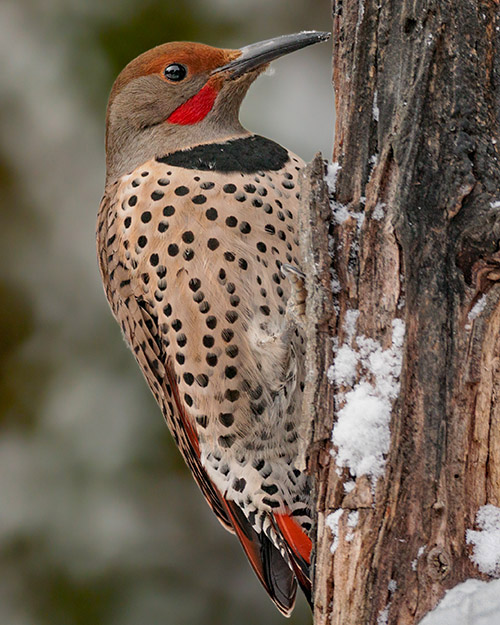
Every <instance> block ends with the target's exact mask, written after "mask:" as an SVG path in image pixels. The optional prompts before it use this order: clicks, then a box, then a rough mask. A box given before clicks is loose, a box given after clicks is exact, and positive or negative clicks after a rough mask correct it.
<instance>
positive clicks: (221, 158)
mask: <svg viewBox="0 0 500 625" xmlns="http://www.w3.org/2000/svg"><path fill="white" fill-rule="evenodd" d="M156 160H157V161H158V162H159V163H167V164H169V165H174V166H175V167H183V168H185V169H199V170H202V171H221V172H233V171H237V172H241V173H246V174H251V173H256V172H259V171H262V170H274V171H276V170H278V169H281V168H282V167H283V166H284V165H285V163H287V162H288V161H289V160H290V158H289V156H288V152H287V150H285V148H283V147H282V146H281V145H279V144H278V143H275V142H274V141H271V140H270V139H266V138H265V137H261V136H259V135H251V136H250V137H244V138H242V139H233V140H232V141H226V142H224V143H206V144H203V145H197V146H196V147H194V148H191V149H189V150H180V151H178V152H173V153H172V154H168V155H166V156H163V157H161V158H157V159H156Z"/></svg>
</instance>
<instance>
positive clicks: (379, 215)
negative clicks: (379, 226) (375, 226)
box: [372, 202, 385, 221]
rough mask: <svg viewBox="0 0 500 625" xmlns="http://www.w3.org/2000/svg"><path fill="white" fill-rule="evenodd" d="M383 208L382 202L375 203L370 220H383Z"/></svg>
mask: <svg viewBox="0 0 500 625" xmlns="http://www.w3.org/2000/svg"><path fill="white" fill-rule="evenodd" d="M384 208H385V203H384V202H377V204H376V205H375V208H374V209H373V212H372V219H375V221H380V220H381V219H383V218H384V215H385V212H384Z"/></svg>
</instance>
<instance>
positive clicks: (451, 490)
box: [301, 0, 500, 625]
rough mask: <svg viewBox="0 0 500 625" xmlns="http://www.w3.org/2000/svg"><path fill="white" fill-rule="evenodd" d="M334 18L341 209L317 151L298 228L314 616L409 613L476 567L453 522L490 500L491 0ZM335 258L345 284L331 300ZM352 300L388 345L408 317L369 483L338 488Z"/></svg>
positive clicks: (495, 378) (495, 103)
mask: <svg viewBox="0 0 500 625" xmlns="http://www.w3.org/2000/svg"><path fill="white" fill-rule="evenodd" d="M333 16H334V29H333V40H334V84H335V94H336V110H337V120H336V136H335V146H334V154H333V160H334V161H337V162H338V163H339V164H340V166H341V169H340V170H339V173H338V179H337V183H336V191H335V197H334V200H335V202H337V203H338V204H337V206H344V207H346V208H347V210H348V211H349V215H350V216H349V217H348V218H347V219H345V220H341V219H337V222H339V223H337V222H335V223H334V224H331V223H330V220H331V213H330V212H329V207H328V201H327V199H326V195H327V194H326V190H325V187H324V183H323V182H322V178H323V173H324V171H323V165H322V162H321V160H320V159H316V160H315V161H314V162H313V163H312V164H311V166H310V167H309V169H308V171H307V172H306V176H305V180H304V182H303V190H304V197H305V198H306V203H307V202H308V204H309V206H308V210H306V211H305V213H304V216H303V222H302V233H301V234H302V244H303V249H304V257H305V265H304V266H305V270H306V273H307V274H308V278H307V282H308V288H309V298H308V302H307V318H308V326H307V332H308V339H309V346H308V349H309V353H308V371H309V378H308V383H307V387H306V398H307V399H306V401H307V404H306V405H307V406H308V407H309V408H311V407H314V414H313V426H312V432H311V445H310V448H309V468H310V470H311V473H312V474H314V476H315V477H316V482H317V494H318V498H317V501H318V503H317V543H316V572H315V615H314V617H315V624H316V625H326V624H328V625H350V624H352V625H365V624H366V625H372V624H373V625H376V624H377V621H379V622H384V623H385V622H387V623H388V624H389V625H392V624H398V625H410V624H411V625H413V624H416V623H418V622H419V620H420V619H421V618H422V617H423V616H424V615H425V613H426V612H427V611H428V610H430V609H432V608H433V607H434V605H435V604H436V603H437V601H438V600H439V599H440V598H441V597H442V596H443V594H444V592H445V590H447V589H449V588H451V587H453V586H454V585H456V584H457V583H459V582H461V581H464V580H465V579H467V578H469V577H480V576H481V575H480V573H479V572H478V569H477V568H476V567H475V566H474V565H473V563H472V562H471V560H470V557H469V556H470V551H471V548H470V546H468V545H467V544H466V539H465V533H466V530H467V529H468V528H473V527H474V520H475V515H476V513H477V510H478V509H479V507H480V506H482V505H485V504H486V503H491V504H493V505H496V506H500V428H499V427H498V425H499V423H500V376H499V375H498V374H499V371H500V332H499V329H500V251H499V249H500V248H499V240H500V204H499V200H500V165H499V163H500V161H499V157H500V154H499V146H500V133H499V122H500V84H499V82H500V41H499V39H500V32H499V31H500V20H499V4H498V0H387V1H384V2H380V0H343V1H342V0H337V1H335V2H334V5H333ZM497 141H498V142H497ZM361 212H363V214H364V220H361V219H359V216H358V217H357V218H356V214H359V213H361ZM328 228H330V230H331V238H330V240H329V237H328V234H327V229H328ZM329 245H330V248H331V250H330V251H332V250H333V254H332V259H333V260H332V267H330V264H329V259H328V252H329V250H328V246H329ZM331 269H332V270H333V271H334V272H335V273H336V275H337V276H338V279H339V282H340V286H341V290H340V292H339V293H338V294H336V295H335V297H334V299H335V301H334V302H332V297H331V293H330V290H329V285H330V280H331V273H330V270H331ZM483 296H485V299H483V300H481V298H483ZM479 301H481V303H482V304H484V306H483V307H482V308H481V307H476V309H475V311H477V310H478V309H479V308H481V310H480V312H479V313H478V314H477V315H476V313H475V312H474V313H473V314H471V311H472V309H473V307H474V306H475V305H476V304H477V303H478V302H479ZM350 310H358V311H359V317H358V319H357V326H356V334H357V335H358V336H359V335H363V336H365V337H370V338H372V339H374V340H376V341H378V342H379V343H380V345H381V346H382V347H383V348H388V347H389V346H390V344H391V336H392V323H393V320H394V319H402V320H404V322H405V328H406V332H405V341H404V348H403V366H402V373H401V377H400V384H401V387H400V392H399V396H398V398H397V400H396V401H395V403H394V404H393V410H392V418H391V423H390V430H391V442H390V450H389V452H388V454H387V458H386V466H385V473H384V475H383V476H382V477H381V478H379V479H378V480H377V481H376V484H375V486H374V487H373V488H372V484H371V483H370V480H369V479H368V478H367V477H366V476H365V475H363V476H358V477H357V479H356V485H355V487H354V490H352V491H351V492H349V493H346V492H345V490H344V483H345V482H346V481H347V480H350V479H352V477H351V476H349V474H348V471H347V470H346V469H345V468H344V469H342V470H339V468H338V467H337V466H336V463H335V448H334V447H333V446H332V443H331V442H330V440H331V439H330V435H331V430H332V426H333V424H334V422H335V419H336V415H337V414H338V411H339V410H340V409H341V408H342V405H343V404H342V393H345V392H346V391H347V390H348V389H346V388H337V387H336V386H335V385H333V384H330V383H329V382H328V380H327V379H326V371H327V369H328V367H329V366H330V364H331V362H332V359H333V357H334V353H333V350H332V345H333V343H332V337H333V336H336V337H337V339H336V340H337V341H338V345H339V346H340V345H342V344H343V343H344V342H345V341H346V340H347V336H346V332H345V319H346V313H347V312H348V311H350ZM352 347H353V348H354V349H356V336H354V338H353V339H352ZM330 452H332V453H330ZM339 509H343V510H346V511H352V510H357V511H359V522H358V524H357V527H356V528H355V529H354V531H353V532H352V533H353V536H352V539H351V540H346V535H347V530H348V528H347V527H346V524H347V516H348V515H347V512H346V513H343V514H342V516H341V517H340V522H339V542H338V546H337V549H336V551H335V553H334V554H332V553H331V551H330V547H331V544H332V535H331V532H330V530H329V529H328V527H326V526H325V519H326V517H327V516H328V514H329V513H331V512H333V511H335V510H339ZM391 580H392V583H391V584H390V582H391ZM385 616H387V621H383V620H382V621H380V619H383V618H384V617H385Z"/></svg>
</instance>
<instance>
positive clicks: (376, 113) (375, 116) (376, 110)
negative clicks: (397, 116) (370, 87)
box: [372, 89, 380, 122]
mask: <svg viewBox="0 0 500 625" xmlns="http://www.w3.org/2000/svg"><path fill="white" fill-rule="evenodd" d="M377 99H378V93H377V90H376V89H375V92H374V93H373V108H372V114H373V119H374V120H375V121H376V122H378V118H379V115H380V111H379V108H378V103H377Z"/></svg>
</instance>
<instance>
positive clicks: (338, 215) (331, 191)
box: [325, 163, 366, 228]
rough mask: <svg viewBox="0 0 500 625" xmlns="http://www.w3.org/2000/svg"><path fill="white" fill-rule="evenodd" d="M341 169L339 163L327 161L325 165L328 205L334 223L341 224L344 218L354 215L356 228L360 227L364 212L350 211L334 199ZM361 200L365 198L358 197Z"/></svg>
mask: <svg viewBox="0 0 500 625" xmlns="http://www.w3.org/2000/svg"><path fill="white" fill-rule="evenodd" d="M341 169H342V167H341V166H340V165H339V163H328V164H327V166H326V176H325V181H326V185H327V187H328V196H329V198H330V206H331V207H332V213H333V219H334V220H335V222H336V223H338V224H342V223H344V221H346V219H349V217H354V219H356V221H357V222H358V228H361V226H362V225H363V221H364V218H365V214H364V212H363V211H360V212H357V213H356V212H350V211H349V209H348V208H347V206H345V205H344V204H341V203H340V202H337V201H336V200H335V199H334V198H335V192H336V190H337V177H338V175H339V171H340V170H341ZM363 200H365V201H366V198H361V199H360V201H361V202H362V201H363Z"/></svg>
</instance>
